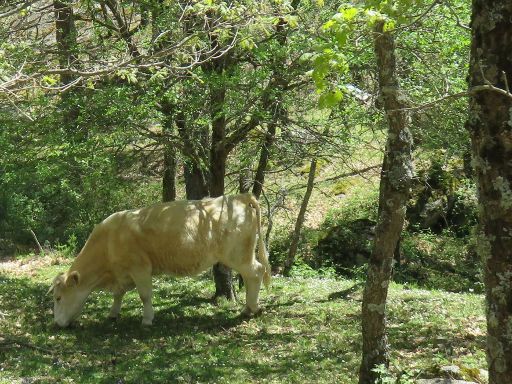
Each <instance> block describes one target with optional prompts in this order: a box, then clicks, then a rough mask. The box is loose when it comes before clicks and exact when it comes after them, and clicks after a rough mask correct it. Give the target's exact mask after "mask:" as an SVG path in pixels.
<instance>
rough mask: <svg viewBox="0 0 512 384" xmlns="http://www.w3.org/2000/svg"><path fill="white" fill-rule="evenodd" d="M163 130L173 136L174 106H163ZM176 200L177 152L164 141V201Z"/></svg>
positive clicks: (167, 141) (168, 141)
mask: <svg viewBox="0 0 512 384" xmlns="http://www.w3.org/2000/svg"><path fill="white" fill-rule="evenodd" d="M162 113H163V114H164V118H163V121H162V130H163V132H164V134H167V135H171V134H172V131H173V125H174V116H173V106H172V105H170V104H163V106H162ZM174 200H176V150H175V148H174V145H173V143H172V142H171V141H170V140H168V139H167V140H164V165H163V175H162V201H163V202H167V201H174Z"/></svg>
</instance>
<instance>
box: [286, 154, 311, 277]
mask: <svg viewBox="0 0 512 384" xmlns="http://www.w3.org/2000/svg"><path fill="white" fill-rule="evenodd" d="M315 172H316V158H314V159H313V160H311V164H310V167H309V174H308V185H307V187H306V193H305V194H304V198H303V199H302V203H301V205H300V210H299V215H298V216H297V221H296V222H295V230H294V231H293V235H292V242H291V244H290V249H289V251H288V256H287V257H286V261H285V263H284V270H283V274H284V275H285V276H287V275H289V274H290V270H291V269H292V266H293V263H294V262H295V255H296V254H297V247H298V246H299V240H300V233H301V230H302V225H303V224H304V219H305V218H306V211H307V209H308V204H309V198H310V197H311V193H312V192H313V186H314V184H315Z"/></svg>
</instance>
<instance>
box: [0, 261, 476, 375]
mask: <svg viewBox="0 0 512 384" xmlns="http://www.w3.org/2000/svg"><path fill="white" fill-rule="evenodd" d="M56 263H59V264H60V265H59V264H58V265H55V264H56ZM66 267H67V262H66V261H65V260H64V261H62V260H61V261H60V262H59V260H58V259H55V257H53V258H52V257H46V258H43V259H41V258H39V259H27V258H25V259H20V260H14V261H10V262H5V261H4V262H2V261H1V260H0V383H13V382H19V383H50V382H51V383H68V382H75V383H255V382H257V383H355V382H356V377H357V370H358V364H359V354H360V348H361V346H360V344H361V340H360V336H359V326H360V325H359V324H360V305H361V304H360V299H361V285H360V284H358V283H357V282H355V281H350V280H334V279H314V278H309V279H301V278H293V279H285V278H274V279H273V285H272V289H271V290H270V292H268V293H265V292H262V305H263V307H264V313H263V314H262V315H261V316H259V317H257V318H253V319H244V318H241V317H239V316H238V315H239V313H240V311H241V309H242V304H241V303H227V302H224V303H220V304H219V305H217V306H214V305H212V304H211V303H209V300H208V297H209V295H211V293H212V291H213V286H212V284H211V282H210V279H209V278H208V276H204V277H202V278H195V279H192V278H187V279H173V278H157V279H155V284H154V286H155V289H154V291H155V292H154V304H155V321H154V325H153V327H151V328H143V327H141V325H140V321H141V304H140V302H139V299H138V297H137V296H136V294H135V293H134V292H131V293H130V294H129V295H127V297H126V298H125V302H124V308H123V311H122V316H121V318H120V319H119V320H118V321H117V322H110V321H108V320H106V314H107V313H108V309H109V305H110V300H111V299H110V297H109V296H108V295H107V294H104V293H94V294H93V295H92V296H91V297H90V298H89V300H88V302H87V304H86V307H85V309H84V311H83V313H82V316H81V317H80V319H79V320H78V321H77V323H76V324H74V325H73V326H72V327H71V328H69V329H64V330H62V329H58V328H55V326H53V325H52V321H51V320H52V313H51V306H52V303H51V298H50V297H49V296H47V295H46V290H47V289H48V286H49V284H50V282H51V279H52V277H53V276H54V274H56V273H57V272H58V271H62V270H65V269H66ZM242 296H243V294H242V293H241V294H240V297H242ZM484 330H485V322H484V316H483V299H482V297H481V296H479V295H472V294H453V293H445V292H440V291H425V290H415V289H405V288H403V287H400V286H396V285H393V286H392V288H391V292H390V301H389V339H390V343H391V349H392V354H391V356H392V362H393V367H392V372H391V373H392V374H394V375H400V374H401V373H403V372H406V373H408V374H409V375H411V376H413V377H433V376H436V375H437V372H436V371H437V370H438V368H439V367H440V366H442V365H448V364H456V365H459V366H461V367H463V369H464V370H466V371H468V372H473V370H472V368H484V367H485V355H484ZM437 376H438V375H437ZM402 382H404V381H402Z"/></svg>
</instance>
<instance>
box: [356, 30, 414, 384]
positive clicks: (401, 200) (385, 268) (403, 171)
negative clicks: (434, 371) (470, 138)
mask: <svg viewBox="0 0 512 384" xmlns="http://www.w3.org/2000/svg"><path fill="white" fill-rule="evenodd" d="M374 48H375V54H376V58H377V67H378V72H379V90H380V97H381V98H382V102H383V106H384V110H385V113H386V117H387V122H388V139H387V143H386V152H385V155H384V161H383V164H382V171H381V181H380V196H379V215H378V221H377V227H376V229H375V240H374V244H373V249H372V254H371V256H370V260H369V262H368V274H367V278H366V286H365V290H364V295H363V304H362V336H363V354H362V361H361V366H360V370H359V383H360V384H370V383H372V384H373V383H377V382H378V381H377V380H378V376H377V374H376V373H375V372H373V371H372V370H373V369H375V368H376V367H377V366H379V365H384V366H386V367H387V366H388V365H389V357H388V341H387V336H386V300H387V294H388V286H389V282H390V280H391V274H392V264H393V253H394V251H395V248H396V245H397V242H398V240H399V238H400V233H401V232H402V227H403V224H404V218H405V208H406V203H407V200H408V198H409V190H410V184H411V178H412V176H413V169H412V162H411V144H412V137H411V134H410V132H409V130H408V124H409V117H408V116H407V113H406V112H405V111H403V110H402V108H404V107H405V104H406V103H405V100H404V96H403V95H402V94H401V92H400V88H399V84H398V79H397V76H396V63H395V60H396V58H395V41H394V37H393V35H392V34H391V33H390V32H384V22H383V21H378V22H377V23H376V24H375V27H374Z"/></svg>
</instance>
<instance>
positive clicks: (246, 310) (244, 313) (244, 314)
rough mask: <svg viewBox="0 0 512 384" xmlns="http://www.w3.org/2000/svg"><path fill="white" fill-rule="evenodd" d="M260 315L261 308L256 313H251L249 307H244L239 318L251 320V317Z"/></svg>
mask: <svg viewBox="0 0 512 384" xmlns="http://www.w3.org/2000/svg"><path fill="white" fill-rule="evenodd" d="M260 314H261V308H259V309H258V310H257V311H256V312H253V311H251V309H250V308H249V307H245V308H244V310H243V311H242V313H241V314H240V316H242V317H246V318H251V317H257V316H259V315H260Z"/></svg>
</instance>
